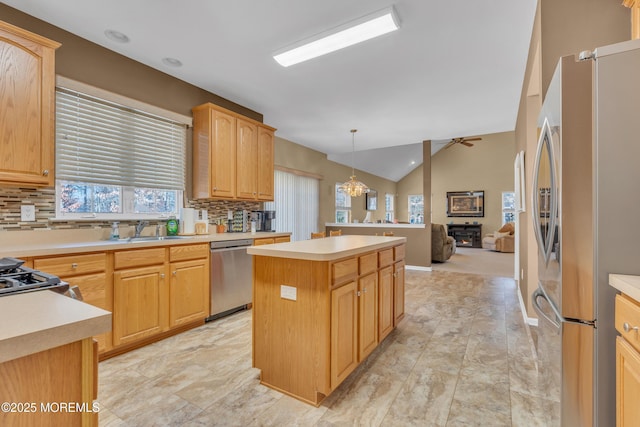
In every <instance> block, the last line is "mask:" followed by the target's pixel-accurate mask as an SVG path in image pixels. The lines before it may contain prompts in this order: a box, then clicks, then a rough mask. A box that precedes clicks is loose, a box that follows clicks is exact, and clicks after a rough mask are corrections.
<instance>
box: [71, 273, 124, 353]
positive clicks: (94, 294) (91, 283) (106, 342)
mask: <svg viewBox="0 0 640 427" xmlns="http://www.w3.org/2000/svg"><path fill="white" fill-rule="evenodd" d="M60 279H62V280H64V281H65V282H69V285H71V286H77V287H78V288H79V289H80V293H81V294H82V299H83V300H84V302H86V303H87V304H91V305H94V306H96V307H100V308H102V309H103V310H107V311H113V305H112V303H111V297H110V295H108V293H107V286H110V285H111V284H110V283H107V275H106V273H104V272H103V273H95V274H87V275H84V276H74V277H64V276H61V277H60ZM94 338H95V339H96V340H97V341H98V351H99V352H104V351H106V350H109V349H110V348H111V339H110V332H105V333H103V334H100V335H96V336H95V337H94Z"/></svg>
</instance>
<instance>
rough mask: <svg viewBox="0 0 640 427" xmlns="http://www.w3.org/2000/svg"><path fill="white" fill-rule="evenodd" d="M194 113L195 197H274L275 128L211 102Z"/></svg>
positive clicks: (266, 198)
mask: <svg viewBox="0 0 640 427" xmlns="http://www.w3.org/2000/svg"><path fill="white" fill-rule="evenodd" d="M192 112H193V128H194V133H193V143H194V147H193V193H194V196H195V197H196V198H214V199H228V200H231V199H239V200H260V201H270V200H273V188H274V183H273V179H274V178H273V169H274V166H273V162H274V157H273V151H274V132H275V129H273V128H271V127H269V126H267V125H265V124H263V123H259V122H257V121H255V120H251V119H249V118H247V117H244V116H242V115H239V114H237V113H234V112H232V111H230V110H227V109H225V108H222V107H219V106H217V105H214V104H211V103H207V104H203V105H199V106H197V107H194V108H193V109H192Z"/></svg>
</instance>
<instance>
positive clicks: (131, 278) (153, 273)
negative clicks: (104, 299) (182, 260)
mask: <svg viewBox="0 0 640 427" xmlns="http://www.w3.org/2000/svg"><path fill="white" fill-rule="evenodd" d="M165 271H166V270H165V266H164V264H161V265H154V266H148V267H139V268H133V269H128V270H122V271H116V272H114V274H113V295H114V312H113V344H114V345H115V346H117V345H121V344H128V343H131V342H134V341H137V340H140V339H142V338H146V337H149V336H152V335H156V334H159V333H160V332H162V331H163V330H164V329H165V328H166V324H167V322H166V320H165V319H166V318H167V316H166V313H167V302H168V301H167V290H166V284H165Z"/></svg>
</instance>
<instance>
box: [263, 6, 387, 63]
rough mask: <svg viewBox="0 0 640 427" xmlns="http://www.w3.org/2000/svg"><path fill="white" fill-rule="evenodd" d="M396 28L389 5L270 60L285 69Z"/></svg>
mask: <svg viewBox="0 0 640 427" xmlns="http://www.w3.org/2000/svg"><path fill="white" fill-rule="evenodd" d="M398 28H400V25H399V21H398V17H397V16H396V13H395V10H394V8H393V6H392V7H388V8H386V9H382V10H379V11H377V12H374V13H372V14H370V15H366V16H363V17H362V18H359V19H356V20H353V21H351V22H347V23H346V24H343V25H340V26H339V27H336V28H334V29H332V30H329V31H325V32H323V33H320V34H317V35H315V36H313V37H310V38H308V39H305V40H301V41H299V42H298V43H294V44H293V45H291V46H288V47H286V48H284V49H281V50H279V51H278V52H276V53H274V55H273V59H275V60H276V61H278V63H279V64H280V65H282V66H283V67H288V66H290V65H294V64H297V63H299V62H303V61H307V60H309V59H312V58H317V57H318V56H322V55H325V54H327V53H330V52H334V51H336V50H339V49H343V48H345V47H348V46H352V45H354V44H356V43H360V42H363V41H365V40H369V39H372V38H374V37H378V36H381V35H383V34H386V33H389V32H391V31H395V30H397V29H398Z"/></svg>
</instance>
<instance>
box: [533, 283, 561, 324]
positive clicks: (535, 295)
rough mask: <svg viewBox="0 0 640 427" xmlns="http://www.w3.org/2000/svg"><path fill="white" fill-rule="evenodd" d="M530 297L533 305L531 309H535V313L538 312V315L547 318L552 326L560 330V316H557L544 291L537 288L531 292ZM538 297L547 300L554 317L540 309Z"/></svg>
mask: <svg viewBox="0 0 640 427" xmlns="http://www.w3.org/2000/svg"><path fill="white" fill-rule="evenodd" d="M531 297H532V299H531V304H532V305H533V309H534V310H535V311H536V313H538V315H539V316H542V317H543V318H545V319H547V321H548V322H549V323H551V324H552V325H553V326H555V328H556V329H558V330H560V322H561V317H560V316H558V313H556V310H555V308H554V307H553V304H551V301H549V298H548V297H547V296H546V295H545V293H544V291H543V290H542V289H540V288H538V289H536V290H535V291H534V292H533V294H532V295H531ZM538 298H543V299H544V300H546V301H547V303H548V304H549V307H551V310H552V311H553V316H554V317H555V319H552V318H551V317H549V316H548V315H547V314H546V313H545V312H544V311H543V310H542V307H541V306H540V304H539V303H538Z"/></svg>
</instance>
